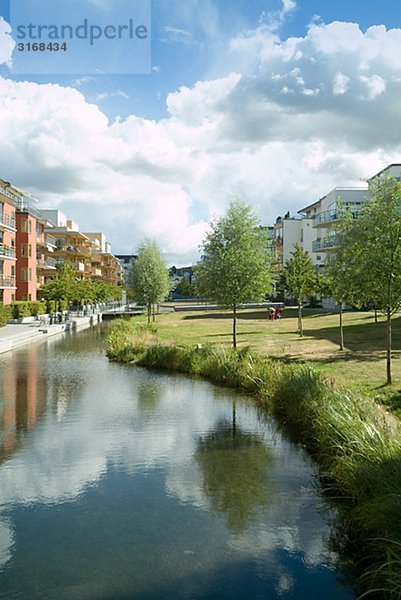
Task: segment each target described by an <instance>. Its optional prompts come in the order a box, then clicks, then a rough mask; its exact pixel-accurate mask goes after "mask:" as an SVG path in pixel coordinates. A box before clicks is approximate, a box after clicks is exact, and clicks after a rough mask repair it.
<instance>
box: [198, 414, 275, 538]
mask: <svg viewBox="0 0 401 600" xmlns="http://www.w3.org/2000/svg"><path fill="white" fill-rule="evenodd" d="M234 415H235V413H234ZM195 458H196V460H197V462H198V464H199V465H200V467H201V470H202V475H203V490H204V493H205V495H206V496H207V497H208V498H209V499H210V502H211V506H212V508H213V509H214V510H216V511H217V512H222V513H224V514H225V515H226V518H227V525H228V527H229V528H230V529H231V530H232V531H233V532H235V533H240V532H242V531H245V530H246V529H248V528H249V526H250V524H251V523H252V521H253V520H254V518H255V515H256V513H257V510H258V508H261V507H265V506H266V505H267V503H268V502H269V498H271V496H272V493H273V490H272V482H271V477H270V476H269V468H271V466H272V462H273V459H272V454H271V451H270V449H269V448H268V447H267V446H266V444H265V443H264V440H263V439H262V438H260V437H259V436H258V435H255V434H251V433H248V432H244V431H241V429H240V428H239V427H238V426H237V425H236V417H235V416H234V417H233V420H232V422H231V423H227V422H222V423H219V424H217V426H216V428H215V429H214V430H213V431H212V432H211V433H209V434H208V435H207V436H205V437H203V438H201V439H200V440H199V442H198V448H197V450H196V454H195Z"/></svg>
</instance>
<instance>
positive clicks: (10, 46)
mask: <svg viewBox="0 0 401 600" xmlns="http://www.w3.org/2000/svg"><path fill="white" fill-rule="evenodd" d="M10 34H11V27H10V25H9V24H8V23H7V21H5V20H4V19H3V17H1V16H0V65H4V64H5V65H7V66H11V62H12V53H13V50H14V48H15V42H14V40H13V39H12V37H11V35H10Z"/></svg>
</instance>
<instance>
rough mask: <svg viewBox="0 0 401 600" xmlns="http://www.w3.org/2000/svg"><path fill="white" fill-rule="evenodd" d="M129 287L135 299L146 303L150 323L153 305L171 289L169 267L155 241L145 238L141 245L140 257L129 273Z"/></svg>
mask: <svg viewBox="0 0 401 600" xmlns="http://www.w3.org/2000/svg"><path fill="white" fill-rule="evenodd" d="M129 287H130V288H131V289H132V292H133V294H134V298H135V300H137V302H144V303H145V304H146V306H147V313H148V323H150V320H151V316H152V306H154V305H155V304H156V303H158V302H160V301H161V300H164V298H166V296H167V295H168V293H169V291H170V277H169V274H168V269H167V266H166V263H165V261H164V259H163V257H162V255H161V253H160V250H159V249H158V247H157V245H156V243H155V242H153V241H151V240H144V241H143V242H142V244H141V245H140V246H139V249H138V258H137V259H136V261H135V262H133V263H132V265H131V269H130V273H129ZM154 319H155V316H154V312H153V320H154Z"/></svg>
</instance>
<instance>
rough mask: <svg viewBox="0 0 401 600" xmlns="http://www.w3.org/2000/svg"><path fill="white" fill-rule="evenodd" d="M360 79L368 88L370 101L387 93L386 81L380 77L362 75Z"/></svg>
mask: <svg viewBox="0 0 401 600" xmlns="http://www.w3.org/2000/svg"><path fill="white" fill-rule="evenodd" d="M360 79H361V81H362V82H363V83H365V84H366V87H367V88H368V98H369V99H370V100H374V99H375V98H377V96H381V94H383V93H384V92H385V91H386V81H385V80H384V79H383V77H380V75H371V76H370V77H365V76H364V75H361V78H360Z"/></svg>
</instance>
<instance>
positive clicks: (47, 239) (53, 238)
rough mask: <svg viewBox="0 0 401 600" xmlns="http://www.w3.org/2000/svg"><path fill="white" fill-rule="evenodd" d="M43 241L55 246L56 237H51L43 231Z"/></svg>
mask: <svg viewBox="0 0 401 600" xmlns="http://www.w3.org/2000/svg"><path fill="white" fill-rule="evenodd" d="M45 243H46V244H49V246H56V245H57V244H56V238H55V237H53V236H52V235H48V234H47V233H45Z"/></svg>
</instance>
